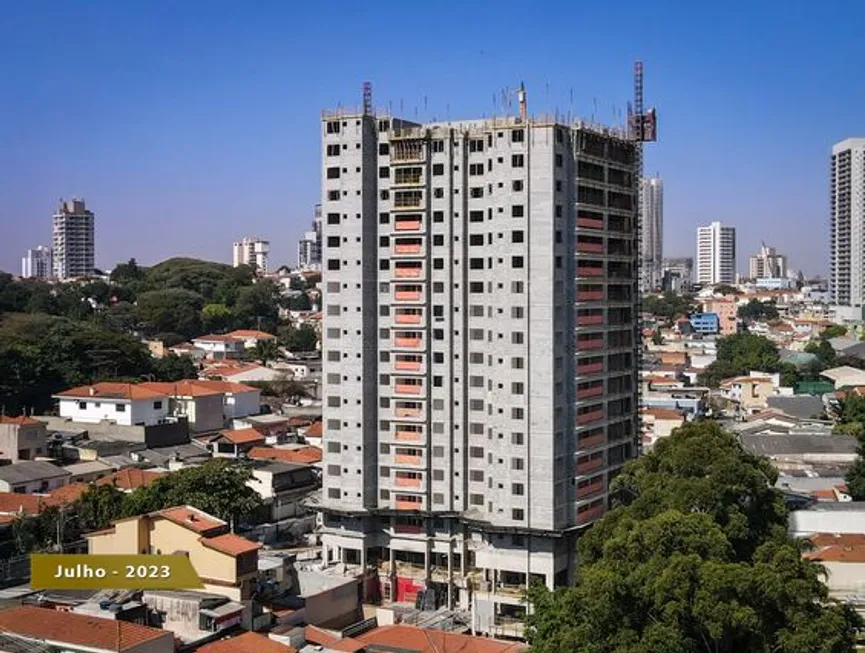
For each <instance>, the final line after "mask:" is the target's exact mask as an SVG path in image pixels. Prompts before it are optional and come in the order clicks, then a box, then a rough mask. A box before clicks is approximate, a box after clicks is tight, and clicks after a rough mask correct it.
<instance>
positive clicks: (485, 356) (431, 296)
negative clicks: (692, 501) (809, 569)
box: [321, 103, 639, 634]
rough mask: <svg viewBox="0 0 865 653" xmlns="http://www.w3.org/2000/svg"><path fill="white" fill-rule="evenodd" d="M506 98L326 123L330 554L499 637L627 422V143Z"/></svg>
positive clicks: (631, 349) (630, 224)
mask: <svg viewBox="0 0 865 653" xmlns="http://www.w3.org/2000/svg"><path fill="white" fill-rule="evenodd" d="M521 104H522V105H523V111H521V114H522V115H521V117H520V118H513V117H512V118H497V119H490V120H474V121H466V122H450V123H431V124H415V123H410V122H407V121H405V120H400V119H397V118H391V117H382V116H378V117H376V116H374V115H373V114H372V110H371V108H370V107H369V106H367V108H366V109H365V110H364V112H362V113H358V114H345V113H341V112H337V113H332V114H326V115H325V116H324V117H323V120H322V205H323V208H322V213H323V216H324V224H323V226H322V231H323V239H324V251H323V257H322V258H323V288H324V291H325V299H324V307H323V321H324V324H323V349H324V363H323V365H324V370H323V398H324V399H323V401H324V426H325V434H324V461H323V496H322V504H321V510H322V513H323V515H322V517H323V529H322V542H323V547H324V555H325V560H326V561H328V562H334V561H339V562H343V563H347V564H350V565H359V566H360V568H361V569H363V570H366V571H367V573H368V574H369V578H368V582H367V584H366V585H365V586H366V587H367V590H368V591H369V592H375V591H378V589H376V588H380V591H381V593H382V595H383V597H384V598H386V599H391V600H399V601H403V600H410V599H411V598H412V597H413V596H414V594H415V593H416V592H418V591H419V590H420V589H430V590H433V591H434V595H435V603H436V604H443V605H447V606H451V607H462V608H463V609H468V608H469V607H470V606H471V605H473V606H474V610H475V620H476V622H475V627H476V628H477V629H478V630H480V631H481V632H487V633H493V634H496V633H498V634H503V633H502V631H501V630H499V629H498V626H497V624H498V623H500V619H499V618H500V617H502V618H507V617H508V616H514V615H518V614H522V612H523V610H524V605H523V604H522V599H521V595H520V592H521V590H522V589H524V588H525V587H526V586H527V584H528V583H529V582H530V581H532V580H534V579H539V580H541V581H542V582H544V583H546V584H547V585H548V586H549V587H554V586H558V585H563V584H566V583H568V582H570V581H571V580H572V577H573V569H574V562H575V561H574V551H575V548H574V540H575V538H576V536H577V534H578V533H579V531H580V530H581V529H583V528H586V527H587V526H589V525H590V524H591V523H593V522H594V521H595V520H597V519H598V518H599V517H601V516H602V515H603V514H604V512H605V509H606V505H607V500H608V495H607V492H608V488H609V483H610V481H611V480H612V478H613V477H614V476H615V474H616V473H617V472H618V471H619V470H620V469H621V467H622V465H623V464H624V463H625V462H626V461H627V460H628V459H630V458H632V457H633V456H634V455H636V452H637V443H638V434H639V428H638V424H637V420H638V415H637V407H638V406H637V404H638V401H637V395H636V392H637V370H636V361H637V356H638V347H639V341H638V338H639V328H638V310H637V306H638V303H637V302H638V299H639V297H638V285H639V278H638V277H639V236H638V230H637V220H638V202H637V193H638V180H637V176H638V167H637V145H636V144H635V142H634V141H633V140H631V139H630V138H629V137H628V136H627V135H626V134H624V133H621V132H619V131H616V130H612V129H605V128H599V127H597V126H590V125H587V124H582V123H576V124H572V125H567V124H561V123H558V122H556V121H554V120H552V119H548V120H534V119H529V118H528V117H527V116H526V113H525V110H524V104H523V103H521ZM505 620H506V619H505Z"/></svg>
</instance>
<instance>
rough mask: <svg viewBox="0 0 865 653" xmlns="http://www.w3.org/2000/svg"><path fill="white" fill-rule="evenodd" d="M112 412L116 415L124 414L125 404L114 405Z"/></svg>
mask: <svg viewBox="0 0 865 653" xmlns="http://www.w3.org/2000/svg"><path fill="white" fill-rule="evenodd" d="M114 410H115V411H116V412H118V413H125V412H126V404H114Z"/></svg>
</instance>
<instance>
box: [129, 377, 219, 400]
mask: <svg viewBox="0 0 865 653" xmlns="http://www.w3.org/2000/svg"><path fill="white" fill-rule="evenodd" d="M140 385H141V387H143V388H149V389H151V390H153V391H155V392H161V393H162V394H164V395H167V396H169V397H208V396H212V395H219V394H223V393H222V392H221V391H219V390H216V389H214V388H208V387H206V386H203V385H201V384H200V383H199V382H198V381H192V380H185V381H177V382H175V383H162V382H156V381H154V382H147V383H141V384H140Z"/></svg>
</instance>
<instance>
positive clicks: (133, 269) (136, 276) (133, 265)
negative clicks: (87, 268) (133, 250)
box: [111, 258, 146, 284]
mask: <svg viewBox="0 0 865 653" xmlns="http://www.w3.org/2000/svg"><path fill="white" fill-rule="evenodd" d="M145 276H146V270H144V269H143V268H140V267H138V263H137V262H136V260H135V259H134V258H131V259H129V261H127V262H126V263H118V264H117V265H116V266H115V267H114V269H113V270H112V271H111V281H112V282H114V283H119V284H128V283H133V282H141V281H143V280H144V278H145Z"/></svg>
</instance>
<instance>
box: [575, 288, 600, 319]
mask: <svg viewBox="0 0 865 653" xmlns="http://www.w3.org/2000/svg"><path fill="white" fill-rule="evenodd" d="M598 294H599V295H603V293H598ZM577 299H578V300H579V299H580V294H579V293H578V294H577ZM598 299H600V297H598ZM603 323H604V316H603V315H578V316H577V326H593V325H598V324H603Z"/></svg>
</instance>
